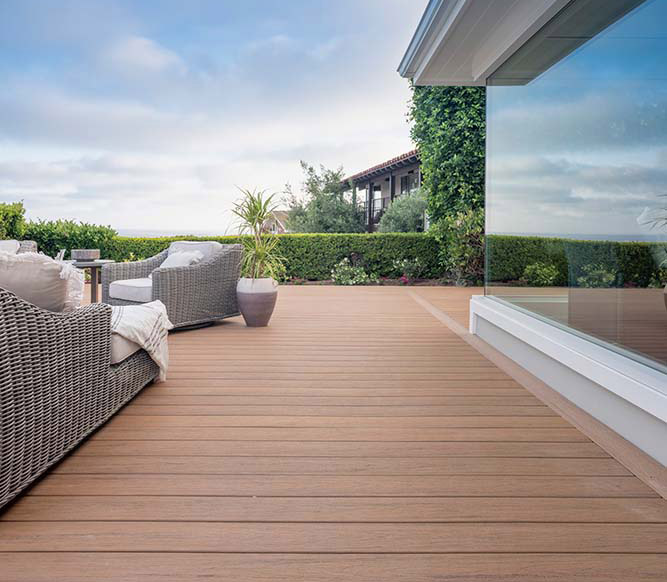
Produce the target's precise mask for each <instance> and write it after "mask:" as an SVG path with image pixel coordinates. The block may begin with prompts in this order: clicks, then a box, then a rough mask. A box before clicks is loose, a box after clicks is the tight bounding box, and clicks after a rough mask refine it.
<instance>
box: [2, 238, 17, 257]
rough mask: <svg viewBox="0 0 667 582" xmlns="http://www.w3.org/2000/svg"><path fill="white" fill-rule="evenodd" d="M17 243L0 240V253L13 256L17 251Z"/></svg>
mask: <svg viewBox="0 0 667 582" xmlns="http://www.w3.org/2000/svg"><path fill="white" fill-rule="evenodd" d="M19 246H20V244H19V241H17V240H0V252H3V253H9V254H10V255H15V254H16V253H18V251H19Z"/></svg>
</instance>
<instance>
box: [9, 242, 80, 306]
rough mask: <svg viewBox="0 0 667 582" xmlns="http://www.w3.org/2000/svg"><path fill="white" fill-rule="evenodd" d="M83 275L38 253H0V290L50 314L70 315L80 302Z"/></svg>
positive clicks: (69, 266) (77, 270)
mask: <svg viewBox="0 0 667 582" xmlns="http://www.w3.org/2000/svg"><path fill="white" fill-rule="evenodd" d="M83 285H84V279H83V272H82V271H80V270H79V269H75V268H74V267H72V266H71V265H68V264H65V263H59V262H57V261H54V260H53V259H52V258H51V257H47V256H46V255H40V254H38V253H19V254H16V255H14V254H10V253H0V287H2V288H3V289H7V291H11V292H12V293H14V294H16V295H17V296H18V297H20V298H21V299H25V300H26V301H28V302H30V303H32V304H33V305H36V306H37V307H41V308H42V309H48V310H49V311H55V312H61V311H72V310H73V309H76V308H77V307H79V306H80V305H81V299H82V298H83Z"/></svg>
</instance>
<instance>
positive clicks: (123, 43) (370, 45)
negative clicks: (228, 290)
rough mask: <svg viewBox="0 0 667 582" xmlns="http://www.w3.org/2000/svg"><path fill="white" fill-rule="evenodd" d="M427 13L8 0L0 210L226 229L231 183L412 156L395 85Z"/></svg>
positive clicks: (375, 5)
mask: <svg viewBox="0 0 667 582" xmlns="http://www.w3.org/2000/svg"><path fill="white" fill-rule="evenodd" d="M425 5H426V0H419V1H411V0H364V1H362V2H359V1H358V0H357V1H354V0H336V1H335V2H333V1H331V0H289V1H283V2H278V1H269V0H246V1H244V2H231V1H227V0H217V1H215V0H189V1H188V2H184V1H182V0H159V1H158V0H153V1H151V0H143V1H136V0H135V1H130V0H127V1H122V0H104V1H102V0H61V1H59V2H53V1H50V0H41V1H39V0H3V1H2V3H0V78H2V83H3V88H2V91H1V92H0V200H3V201H7V200H19V199H23V200H24V201H25V204H26V206H27V208H28V214H29V216H30V217H32V218H37V217H40V218H73V219H77V220H84V221H90V222H97V223H105V224H111V225H112V226H114V227H116V228H120V229H127V228H130V229H150V230H173V231H181V232H187V231H194V230H200V231H211V232H225V231H226V230H228V228H229V225H230V221H231V217H230V214H229V207H230V205H231V203H232V202H233V200H234V199H236V198H237V197H238V192H237V191H236V189H235V185H238V186H242V187H250V188H253V187H259V188H267V189H269V190H271V191H280V190H282V189H283V186H284V184H285V183H286V182H290V183H291V184H292V185H293V186H295V187H297V188H298V187H299V186H300V181H301V173H300V168H299V160H300V159H305V160H307V161H309V162H311V163H315V164H319V163H322V164H325V165H327V166H331V167H335V166H338V165H341V164H342V165H343V166H344V167H345V168H346V170H348V171H349V172H350V173H352V172H354V171H357V170H360V169H363V168H364V167H366V166H370V165H373V164H375V163H378V162H380V161H383V160H384V159H386V158H390V157H393V156H395V155H397V154H400V153H402V152H403V151H407V150H409V149H410V148H411V147H412V145H411V142H410V139H409V125H408V123H407V121H406V111H407V101H408V99H409V90H408V87H407V82H406V81H405V80H404V79H401V78H400V77H399V76H398V74H397V73H396V66H397V64H398V62H399V61H400V58H401V56H402V54H403V51H404V49H405V48H406V46H407V44H408V42H409V40H410V38H411V35H412V33H413V31H414V29H415V27H416V25H417V22H418V20H419V17H420V16H421V13H422V12H423V9H424V7H425Z"/></svg>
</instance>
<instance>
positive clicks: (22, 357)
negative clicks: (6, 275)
mask: <svg viewBox="0 0 667 582" xmlns="http://www.w3.org/2000/svg"><path fill="white" fill-rule="evenodd" d="M110 358H111V307H109V306H108V305H103V304H94V305H88V306H86V307H81V308H79V309H77V310H75V311H72V312H69V313H53V312H50V311H45V310H43V309H40V308H38V307H36V306H34V305H32V304H31V303H28V302H27V301H24V300H22V299H20V298H18V297H17V296H16V295H14V294H13V293H10V292H9V291H6V290H4V289H1V288H0V507H1V506H3V505H4V504H6V503H7V502H8V501H10V500H11V499H12V498H14V497H15V496H16V495H17V494H18V493H19V492H20V491H22V490H23V489H24V488H26V487H27V486H28V485H30V483H32V482H33V481H34V480H35V479H36V478H37V477H39V475H41V474H42V473H43V472H44V471H46V470H47V469H48V468H49V467H50V466H51V465H53V464H54V463H56V462H57V461H58V460H60V459H61V458H62V457H63V456H64V455H65V454H67V452H68V451H70V450H71V449H72V448H74V447H75V446H76V445H77V444H78V443H79V442H81V440H82V439H84V438H85V437H86V436H87V435H89V434H90V433H91V432H93V431H94V430H95V429H96V428H98V427H99V426H100V425H101V424H103V423H104V422H105V421H106V420H107V419H109V418H110V417H111V416H112V415H113V414H114V413H115V412H116V411H117V410H118V409H120V408H121V407H122V406H123V405H124V404H125V403H127V402H128V401H129V400H130V399H131V398H132V397H133V396H135V395H136V394H137V393H138V392H139V391H140V390H141V389H142V388H143V387H144V386H146V385H147V384H149V383H150V382H151V381H152V380H154V379H155V378H156V377H157V376H158V373H159V370H158V367H157V365H156V364H155V363H154V362H153V361H152V360H151V359H150V357H149V356H148V354H147V353H146V352H145V351H144V350H139V351H138V352H136V353H135V354H133V355H132V356H130V357H129V358H127V359H126V360H124V361H122V362H120V363H119V364H115V365H111V364H110V361H111V360H110Z"/></svg>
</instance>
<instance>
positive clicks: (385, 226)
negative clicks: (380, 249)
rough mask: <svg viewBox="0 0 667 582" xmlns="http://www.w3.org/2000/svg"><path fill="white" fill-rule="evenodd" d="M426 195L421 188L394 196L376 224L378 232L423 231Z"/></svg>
mask: <svg viewBox="0 0 667 582" xmlns="http://www.w3.org/2000/svg"><path fill="white" fill-rule="evenodd" d="M425 212H426V197H425V196H424V195H423V194H422V192H421V190H418V191H417V192H414V193H412V194H410V195H407V196H401V197H400V198H396V200H394V201H393V202H392V203H391V204H390V205H389V208H387V210H386V211H385V213H384V214H383V215H382V218H381V219H380V224H378V230H379V231H380V232H423V231H424V213H425Z"/></svg>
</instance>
